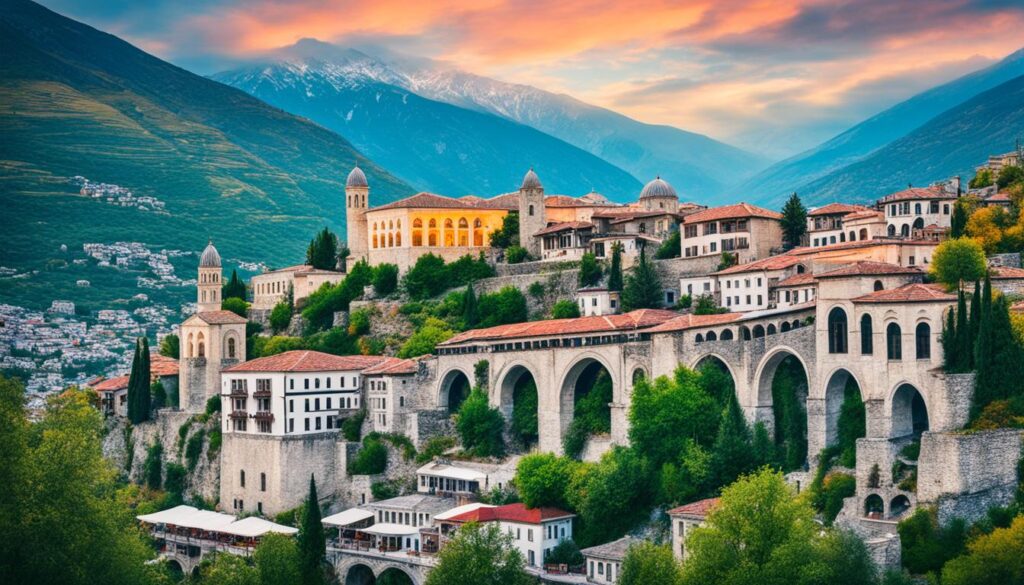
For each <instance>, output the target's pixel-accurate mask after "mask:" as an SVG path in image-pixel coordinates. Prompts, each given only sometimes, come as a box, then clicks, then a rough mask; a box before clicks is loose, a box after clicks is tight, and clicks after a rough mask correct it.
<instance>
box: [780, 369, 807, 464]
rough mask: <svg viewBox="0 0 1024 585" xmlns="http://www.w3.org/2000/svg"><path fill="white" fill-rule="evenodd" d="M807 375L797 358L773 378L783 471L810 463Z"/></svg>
mask: <svg viewBox="0 0 1024 585" xmlns="http://www.w3.org/2000/svg"><path fill="white" fill-rule="evenodd" d="M806 397H807V375H806V373H804V368H803V366H802V365H801V364H800V362H799V361H797V360H796V359H795V358H792V357H789V358H786V359H785V360H783V361H782V363H780V364H779V366H778V368H777V369H776V371H775V376H774V378H772V412H773V413H774V415H775V429H776V431H775V443H776V445H777V446H778V449H779V457H780V459H781V462H782V467H783V469H785V470H786V471H792V470H794V469H800V468H802V467H803V465H804V462H805V461H806V460H807V412H806V411H805V404H806V403H807V399H806Z"/></svg>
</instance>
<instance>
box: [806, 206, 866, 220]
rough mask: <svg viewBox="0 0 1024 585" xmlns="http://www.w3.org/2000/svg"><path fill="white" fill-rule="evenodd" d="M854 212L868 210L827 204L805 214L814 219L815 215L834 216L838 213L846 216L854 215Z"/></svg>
mask: <svg viewBox="0 0 1024 585" xmlns="http://www.w3.org/2000/svg"><path fill="white" fill-rule="evenodd" d="M856 211H870V210H869V209H868V208H867V207H864V206H863V205H851V204H849V203H829V204H828V205H823V206H821V207H819V208H817V209H815V210H814V211H809V212H807V215H808V216H810V217H814V216H816V215H836V214H839V213H842V214H847V213H854V212H856Z"/></svg>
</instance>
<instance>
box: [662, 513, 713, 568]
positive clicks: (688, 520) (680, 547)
mask: <svg viewBox="0 0 1024 585" xmlns="http://www.w3.org/2000/svg"><path fill="white" fill-rule="evenodd" d="M717 505H718V498H708V499H706V500H698V501H696V502H690V503H689V504H685V505H682V506H679V507H678V508H673V509H671V510H669V511H668V517H669V518H670V519H671V524H672V554H674V555H675V556H676V558H677V559H680V560H682V559H685V558H686V539H687V538H689V536H690V533H691V532H692V531H693V529H695V528H698V527H700V526H703V525H704V522H705V520H707V517H708V513H709V512H711V510H712V509H713V508H714V507H715V506H717Z"/></svg>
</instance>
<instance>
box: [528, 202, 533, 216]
mask: <svg viewBox="0 0 1024 585" xmlns="http://www.w3.org/2000/svg"><path fill="white" fill-rule="evenodd" d="M528 214H529V215H530V216H531V217H532V216H533V204H532V203H531V204H530V209H529V212H528Z"/></svg>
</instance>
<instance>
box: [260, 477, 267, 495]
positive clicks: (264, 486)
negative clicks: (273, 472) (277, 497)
mask: <svg viewBox="0 0 1024 585" xmlns="http://www.w3.org/2000/svg"><path fill="white" fill-rule="evenodd" d="M260 491H261V492H265V491H267V474H266V473H261V474H260Z"/></svg>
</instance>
